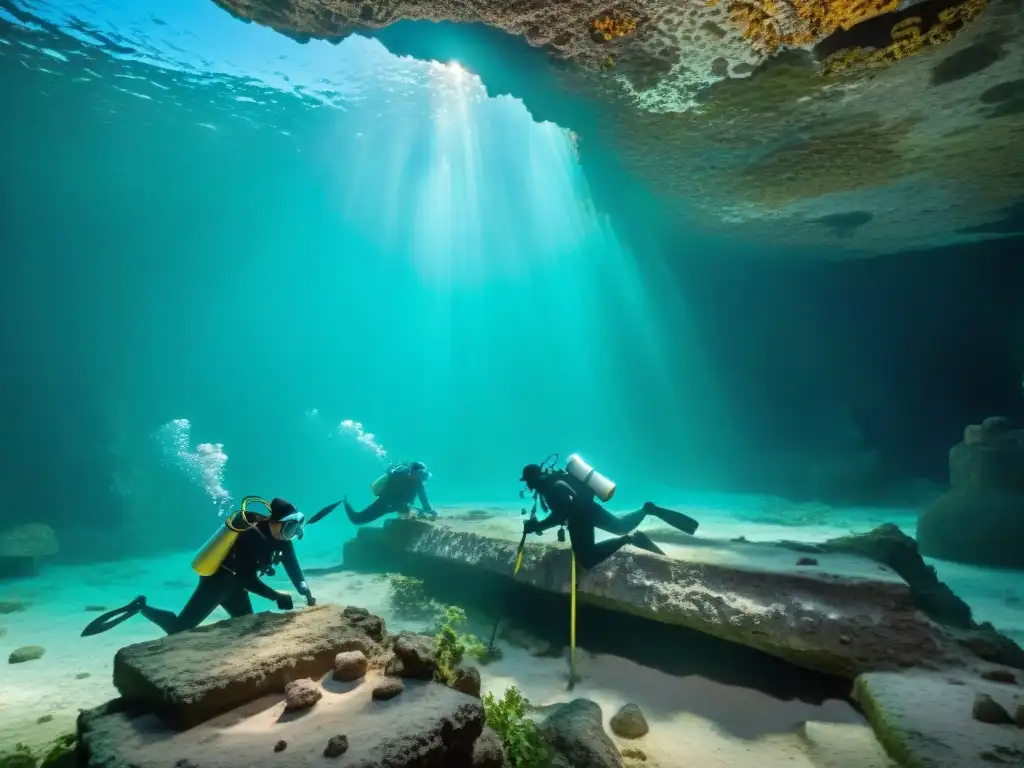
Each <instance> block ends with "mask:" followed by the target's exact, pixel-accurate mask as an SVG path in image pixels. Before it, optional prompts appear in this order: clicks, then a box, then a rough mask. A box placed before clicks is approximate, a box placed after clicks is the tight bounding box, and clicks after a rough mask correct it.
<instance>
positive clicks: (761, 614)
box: [345, 516, 973, 679]
mask: <svg viewBox="0 0 1024 768" xmlns="http://www.w3.org/2000/svg"><path fill="white" fill-rule="evenodd" d="M517 527H518V530H519V531H520V532H521V530H522V529H521V521H520V520H518V519H516V518H513V517H510V516H503V517H501V518H498V517H495V518H491V519H486V520H469V519H462V520H455V521H446V522H444V523H436V524H428V523H425V522H422V521H416V520H394V521H389V522H388V523H386V524H385V525H384V526H383V527H381V528H364V529H361V530H360V531H359V533H358V535H357V536H356V538H355V539H353V540H352V541H350V542H348V543H347V544H346V546H345V562H346V565H349V566H356V567H359V565H360V564H363V565H366V566H369V567H372V566H373V565H374V563H375V562H376V563H379V562H383V561H385V559H386V558H388V557H390V558H391V559H392V560H394V559H399V560H400V559H401V558H402V557H405V558H423V559H426V561H428V562H430V561H434V562H444V563H446V564H448V565H450V566H453V567H463V568H469V569H473V570H479V571H484V572H488V573H490V574H494V575H497V576H503V577H506V578H509V579H511V578H512V569H513V565H514V561H515V556H516V550H517V546H518V543H519V535H517V532H516V529H517ZM652 534H653V531H652ZM553 538H554V537H553V536H549V537H545V539H546V543H540V542H538V541H537V540H536V537H531V539H533V540H532V541H530V542H529V543H528V545H527V548H526V553H525V556H524V561H523V567H522V569H521V570H520V572H519V574H518V576H517V577H516V581H517V582H519V583H521V584H523V585H527V586H530V587H534V588H536V589H541V590H545V591H547V592H554V593H560V594H568V592H569V573H570V553H569V549H568V546H567V545H558V544H555V543H551V541H552V539H553ZM655 539H657V536H656V535H655ZM666 549H667V550H669V549H671V552H672V554H674V555H676V556H675V557H667V556H660V555H655V554H652V553H649V552H645V551H642V550H638V549H636V548H634V547H626V548H624V549H622V550H620V551H619V552H618V553H617V554H616V555H614V556H612V557H611V558H609V559H608V560H606V561H605V562H604V563H602V564H600V565H599V566H598V567H596V568H593V569H591V570H590V571H583V570H582V569H581V570H580V571H579V574H578V599H579V601H580V602H581V603H585V604H593V605H598V606H602V607H605V608H608V609H612V610H616V611H622V612H626V613H631V614H635V615H640V616H643V617H646V618H649V619H652V620H655V621H660V622H663V623H667V624H675V625H680V626H684V627H688V628H690V629H694V630H697V631H700V632H704V633H706V634H709V635H712V636H714V637H718V638H720V639H723V640H728V641H731V642H736V643H740V644H742V645H746V646H750V647H753V648H756V649H758V650H761V651H764V652H767V653H769V654H772V655H774V656H777V657H780V658H783V659H785V660H787V661H790V662H792V663H795V664H798V665H800V666H803V667H806V668H808V669H813V670H817V671H821V672H825V673H828V674H833V675H838V676H843V677H848V678H851V679H852V678H854V677H856V676H857V675H858V674H860V673H862V672H868V671H878V670H898V669H903V668H908V667H914V666H917V667H922V666H923V667H931V668H945V667H949V666H957V665H961V664H969V663H973V660H972V658H970V657H969V654H967V653H966V651H964V650H963V649H962V648H961V647H960V646H959V645H958V644H957V643H956V642H954V641H953V639H952V638H951V637H950V635H949V634H948V633H947V632H946V631H945V630H944V629H943V628H941V627H939V626H938V625H936V624H935V623H933V622H932V621H930V620H929V619H928V618H927V617H926V616H925V615H924V614H923V613H921V612H920V611H918V610H917V608H916V607H915V605H914V603H913V601H912V598H911V594H910V590H909V587H908V586H907V584H906V582H904V581H903V580H902V579H901V578H899V576H897V575H896V574H895V573H894V572H893V571H891V570H890V569H888V568H885V567H884V566H881V565H879V564H877V563H874V562H872V561H870V560H868V559H867V558H860V557H857V556H855V555H848V554H836V555H832V554H822V555H816V556H815V559H816V560H817V561H818V562H817V564H816V565H815V566H813V567H807V566H798V565H797V562H798V560H799V559H800V555H799V553H793V552H789V551H786V550H782V549H780V548H779V547H777V546H773V545H769V544H753V543H734V542H716V541H708V540H699V539H695V540H694V543H693V544H692V545H690V546H688V547H671V548H670V547H666Z"/></svg>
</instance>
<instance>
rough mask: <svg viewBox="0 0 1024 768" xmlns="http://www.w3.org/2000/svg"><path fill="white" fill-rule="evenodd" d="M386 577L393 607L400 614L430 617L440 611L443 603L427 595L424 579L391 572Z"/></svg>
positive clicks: (408, 616) (389, 597) (412, 616)
mask: <svg viewBox="0 0 1024 768" xmlns="http://www.w3.org/2000/svg"><path fill="white" fill-rule="evenodd" d="M384 578H385V579H387V581H388V583H389V584H390V587H391V589H390V592H389V593H388V599H389V600H390V602H391V607H392V608H393V609H394V610H395V613H397V614H398V615H399V616H404V617H406V618H428V617H431V616H434V615H435V614H437V613H439V612H440V610H441V605H440V604H439V603H438V602H437V601H436V600H431V599H430V598H428V597H427V593H426V592H425V591H424V589H423V579H417V578H415V577H413V576H403V575H402V574H400V573H389V574H387V575H386V576H384Z"/></svg>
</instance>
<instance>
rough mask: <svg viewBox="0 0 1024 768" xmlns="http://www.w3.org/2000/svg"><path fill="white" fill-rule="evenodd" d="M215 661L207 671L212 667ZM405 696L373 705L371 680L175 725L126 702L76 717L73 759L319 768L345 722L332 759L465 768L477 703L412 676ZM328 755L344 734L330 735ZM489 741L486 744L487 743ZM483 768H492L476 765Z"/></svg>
mask: <svg viewBox="0 0 1024 768" xmlns="http://www.w3.org/2000/svg"><path fill="white" fill-rule="evenodd" d="M212 670H213V667H212V666H210V667H206V668H205V671H206V672H211V671H212ZM410 687H415V691H410V694H411V695H407V696H404V697H400V698H398V699H395V700H393V701H390V702H388V703H387V705H386V706H370V705H369V697H370V692H369V690H367V688H368V686H359V687H357V688H355V689H354V690H352V691H349V692H346V693H344V694H341V695H332V696H325V697H324V698H323V699H322V700H321V702H320V703H319V704H318V705H317V706H316V707H314V708H313V709H311V710H309V711H308V712H306V713H305V714H304V715H303V716H302V717H298V718H292V719H283V720H278V719H277V718H276V716H274V715H273V714H272V713H270V712H268V711H267V710H266V709H265V708H263V707H247V706H243V707H240V708H238V709H235V710H232V711H230V712H227V713H225V714H224V715H222V716H218V717H215V718H212V719H211V720H210V721H208V722H205V723H200V724H198V725H196V726H195V727H194V728H191V729H189V730H185V731H177V730H176V729H174V728H172V727H171V726H169V725H167V724H165V723H163V722H161V721H160V720H158V719H157V718H154V717H152V716H151V715H146V714H142V713H139V712H136V711H134V710H133V709H130V708H128V707H126V706H123V704H114V705H111V706H105V707H101V708H98V709H96V710H90V711H87V712H83V713H82V715H81V716H80V717H79V725H78V727H79V733H78V736H79V758H80V761H81V762H80V765H83V766H86V765H87V766H92V768H124V767H126V766H133V768H171V767H172V766H175V765H177V766H186V765H189V766H195V767H196V768H239V767H240V766H309V765H326V764H327V762H328V761H326V760H325V752H326V749H325V748H326V747H327V744H328V738H329V737H330V736H331V735H332V734H337V735H338V736H341V734H338V731H339V729H341V728H343V729H344V731H345V735H347V737H348V739H347V740H348V749H347V751H345V752H344V755H342V756H341V757H340V758H338V757H335V758H333V759H331V760H330V762H331V763H332V764H337V765H343V766H360V767H361V768H425V767H427V766H451V768H469V767H470V765H471V759H472V755H473V754H474V752H475V751H476V742H477V741H478V739H479V738H480V737H481V734H482V732H483V725H484V723H483V720H484V713H483V707H482V705H481V704H480V702H479V701H477V700H475V699H472V698H470V697H468V696H465V695H463V694H461V693H458V692H457V691H453V690H451V689H450V688H447V687H446V686H443V685H440V684H438V683H433V682H413V683H411V684H410ZM280 741H286V742H287V744H286V750H285V751H283V752H282V753H281V754H274V750H275V746H276V745H277V744H278V742H280ZM332 741H333V743H334V747H333V748H332V751H337V750H340V748H341V746H342V740H341V739H336V740H332ZM484 746H486V745H484ZM480 768H498V766H497V765H494V764H483V765H481V766H480Z"/></svg>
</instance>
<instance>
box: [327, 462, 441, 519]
mask: <svg viewBox="0 0 1024 768" xmlns="http://www.w3.org/2000/svg"><path fill="white" fill-rule="evenodd" d="M429 479H430V472H429V471H428V470H427V465H426V464H424V463H423V462H422V461H414V462H412V463H411V464H398V465H397V466H394V467H391V468H390V469H389V470H388V471H387V472H386V473H385V474H383V475H381V476H380V477H379V478H377V480H376V481H375V482H374V483H373V485H372V486H371V489H372V490H373V492H374V493H375V494H377V499H376V500H375V501H374V502H373V503H372V504H371V505H370V506H368V507H367V508H366V509H364V510H363V511H361V512H358V511H356V510H355V509H354V508H353V507H352V505H351V504H349V503H348V498H345V499H344V504H345V513H346V514H347V515H348V519H349V520H351V521H352V522H353V523H355V524H356V525H365V524H366V523H372V522H373V521H374V520H377V519H378V518H381V517H383V516H384V515H386V514H388V513H389V512H398V513H399V514H406V513H408V511H409V507H410V505H411V504H412V503H413V502H414V501H416V500H417V499H419V502H420V506H421V508H422V510H423V514H424V515H426V516H427V517H430V518H434V517H437V512H435V511H434V508H433V507H431V506H430V500H429V499H428V498H427V489H426V487H425V484H426V482H427V480H429Z"/></svg>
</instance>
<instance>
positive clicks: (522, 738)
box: [484, 685, 551, 768]
mask: <svg viewBox="0 0 1024 768" xmlns="http://www.w3.org/2000/svg"><path fill="white" fill-rule="evenodd" d="M529 707H530V702H529V700H528V699H526V698H525V697H524V696H523V694H522V693H520V692H519V689H518V688H516V687H515V686H514V685H513V686H511V687H509V688H506V689H505V693H504V694H503V695H502V697H501V698H500V699H496V698H495V697H494V694H493V693H488V694H486V695H485V696H484V717H485V719H486V721H487V725H489V726H490V727H491V729H492V730H493V731H494V732H495V733H496V734H498V738H500V739H501V745H502V747H503V749H504V750H505V757H506V758H508V761H509V763H510V764H511V765H512V768H540V766H543V765H547V763H548V760H549V759H550V756H551V751H550V749H549V748H548V745H547V743H546V742H545V741H544V739H543V738H542V737H541V735H540V733H539V732H538V730H537V724H536V723H534V722H533V720H530V719H529V718H527V717H526V710H527V709H529Z"/></svg>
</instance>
